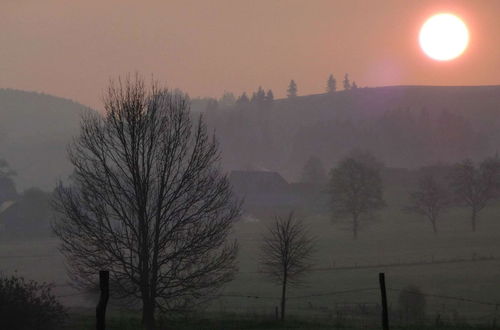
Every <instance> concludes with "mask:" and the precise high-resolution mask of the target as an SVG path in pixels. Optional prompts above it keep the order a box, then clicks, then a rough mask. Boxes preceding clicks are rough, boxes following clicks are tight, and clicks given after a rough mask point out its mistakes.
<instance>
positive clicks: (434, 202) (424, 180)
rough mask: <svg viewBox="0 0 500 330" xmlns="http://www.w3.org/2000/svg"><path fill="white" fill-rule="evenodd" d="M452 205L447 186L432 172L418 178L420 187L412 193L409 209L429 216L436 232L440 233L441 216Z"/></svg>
mask: <svg viewBox="0 0 500 330" xmlns="http://www.w3.org/2000/svg"><path fill="white" fill-rule="evenodd" d="M449 206H450V197H449V194H448V192H447V191H446V188H445V186H443V185H442V184H440V183H439V182H438V180H437V178H436V177H435V175H433V174H431V173H424V174H423V175H422V176H421V177H420V178H419V180H418V189H417V190H416V191H413V192H411V193H410V203H409V205H408V207H407V208H406V209H407V211H409V212H413V213H417V214H420V215H423V216H425V217H427V219H428V220H429V221H430V223H431V224H432V229H433V231H434V234H437V233H438V229H437V221H438V218H439V216H440V215H441V214H442V213H443V212H445V211H446V209H447V208H449Z"/></svg>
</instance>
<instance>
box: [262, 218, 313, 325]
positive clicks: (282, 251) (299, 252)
mask: <svg viewBox="0 0 500 330" xmlns="http://www.w3.org/2000/svg"><path fill="white" fill-rule="evenodd" d="M314 244H315V243H314V238H313V237H312V236H311V235H310V234H309V232H308V230H307V229H306V227H305V226H304V224H303V222H302V221H300V220H297V219H295V218H294V216H293V214H292V213H290V215H288V216H287V217H286V218H281V217H276V220H275V222H274V224H273V225H272V226H271V227H269V228H268V231H267V234H266V235H265V236H264V241H263V245H262V247H261V254H260V264H261V266H262V271H263V272H264V273H265V274H266V275H267V276H269V278H270V279H271V280H273V281H275V282H277V283H278V284H280V285H281V320H282V321H283V320H284V319H285V307H286V306H285V305H286V291H287V286H289V285H290V286H294V285H298V284H301V283H302V282H303V280H304V275H305V274H307V272H308V271H310V270H311V267H312V263H311V257H312V255H313V252H314Z"/></svg>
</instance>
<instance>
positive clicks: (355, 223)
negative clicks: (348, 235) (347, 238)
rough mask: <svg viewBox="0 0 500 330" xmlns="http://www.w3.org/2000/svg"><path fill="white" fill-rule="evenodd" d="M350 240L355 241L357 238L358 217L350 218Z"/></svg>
mask: <svg viewBox="0 0 500 330" xmlns="http://www.w3.org/2000/svg"><path fill="white" fill-rule="evenodd" d="M352 235H353V236H352V238H353V239H357V238H358V216H357V215H353V217H352Z"/></svg>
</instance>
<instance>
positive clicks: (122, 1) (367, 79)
mask: <svg viewBox="0 0 500 330" xmlns="http://www.w3.org/2000/svg"><path fill="white" fill-rule="evenodd" d="M444 11H446V12H452V13H455V14H457V15H459V16H461V17H462V18H463V19H464V20H465V22H466V24H467V25H468V27H469V30H470V34H471V42H470V45H469V48H468V50H467V51H466V52H465V54H464V55H463V56H461V57H460V58H458V59H456V60H454V61H451V62H446V63H442V62H436V61H433V60H431V59H429V58H428V57H426V56H425V55H424V54H423V53H422V52H421V50H420V48H419V45H418V41H417V40H418V39H417V38H418V31H419V29H420V26H421V25H422V23H423V22H424V21H425V19H426V18H427V17H429V16H430V15H432V14H434V13H438V12H444ZM499 17H500V1H498V0H470V1H458V0H454V1H439V0H429V1H425V0H342V1H341V0H324V1H323V0H308V1H306V0H301V1H299V0H247V1H240V0H198V1H194V0H192V1H189V0H179V1H174V0H158V1H152V0H150V1H148V0H141V1H137V0H133V1H129V0H113V1H111V0H85V1H83V0H82V1H68V0H60V1H52V0H0V31H1V32H0V88H16V89H24V90H33V91H38V92H45V93H49V94H54V95H57V96H61V97H66V98H71V99H74V100H76V101H78V102H81V103H84V104H87V105H90V106H93V107H97V108H100V107H101V102H100V99H101V94H102V90H103V89H104V88H105V87H106V85H107V83H108V80H109V78H110V77H116V76H117V75H120V74H125V73H127V72H136V71H137V72H140V73H142V74H144V75H146V76H149V75H151V74H153V75H154V76H155V77H156V78H158V79H159V80H160V81H162V82H166V83H168V85H169V86H170V87H179V88H181V89H183V90H185V91H187V92H188V93H189V94H190V95H191V96H220V95H221V94H222V93H223V91H224V90H228V91H233V92H234V93H235V94H241V92H243V91H246V92H247V93H251V91H253V90H255V89H256V88H257V87H258V86H259V85H262V86H263V87H264V88H266V89H268V88H272V89H273V92H274V94H275V95H276V96H277V97H283V96H284V95H285V90H286V87H287V85H288V82H289V81H290V79H295V81H296V82H297V84H298V89H299V94H302V95H303V94H311V93H322V92H323V91H324V88H325V81H326V79H327V77H328V75H329V74H330V73H333V74H334V75H335V76H336V77H337V80H341V78H342V76H343V74H344V73H345V72H348V73H349V74H350V76H351V77H352V79H354V80H355V81H356V82H357V84H358V85H360V86H381V85H402V84H403V85H407V84H425V85H482V84H500V19H499Z"/></svg>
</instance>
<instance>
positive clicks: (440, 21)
mask: <svg viewBox="0 0 500 330" xmlns="http://www.w3.org/2000/svg"><path fill="white" fill-rule="evenodd" d="M419 42H420V47H421V48H422V50H423V51H424V53H425V54H426V55H427V56H429V57H430V58H432V59H434V60H437V61H449V60H452V59H455V58H457V57H458V56H460V55H461V54H462V53H463V52H464V51H465V49H466V48H467V45H468V44H469V31H468V29H467V26H466V25H465V23H464V22H463V21H462V20H461V19H460V18H458V17H457V16H455V15H453V14H438V15H434V16H432V17H431V18H429V19H428V20H427V21H426V22H425V23H424V25H423V26H422V28H421V29H420V35H419Z"/></svg>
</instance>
